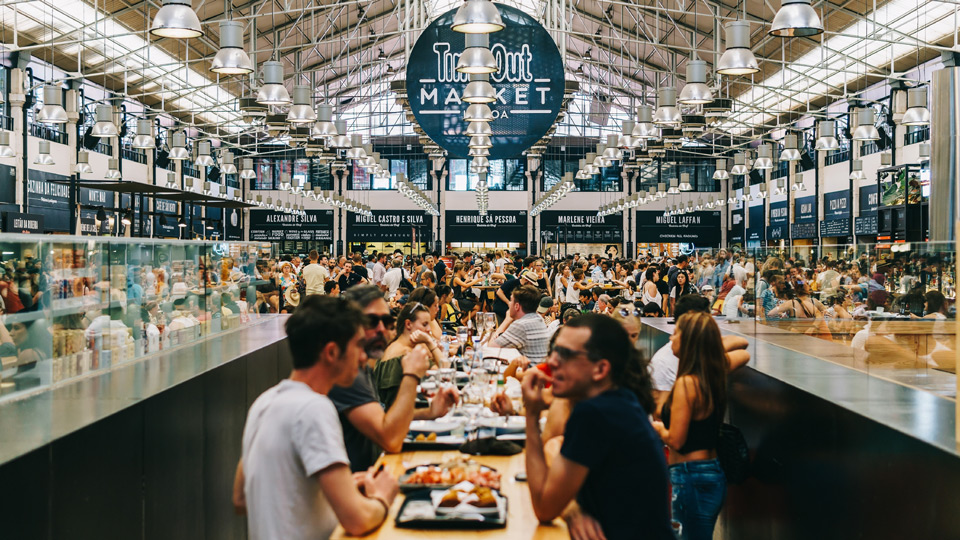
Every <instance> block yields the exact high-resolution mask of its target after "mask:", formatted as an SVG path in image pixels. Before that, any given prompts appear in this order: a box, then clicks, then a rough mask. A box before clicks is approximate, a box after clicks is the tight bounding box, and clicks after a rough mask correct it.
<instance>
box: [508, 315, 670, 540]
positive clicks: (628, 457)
mask: <svg viewBox="0 0 960 540" xmlns="http://www.w3.org/2000/svg"><path fill="white" fill-rule="evenodd" d="M547 365H548V366H549V367H550V369H551V371H552V377H551V376H548V375H547V374H546V373H544V372H543V371H541V370H539V369H531V370H528V371H527V373H526V375H525V376H524V379H523V383H522V389H523V401H524V405H525V407H526V420H527V422H526V424H527V425H526V434H527V441H526V469H527V484H528V486H529V487H530V499H531V502H532V503H533V510H534V513H535V514H536V516H537V519H539V520H540V521H550V520H552V519H554V518H556V517H557V516H559V515H560V514H561V513H562V512H564V509H566V508H567V507H568V505H569V504H570V503H571V502H572V501H574V500H575V501H576V506H577V508H578V510H576V511H574V512H573V513H574V514H576V515H575V516H569V514H568V516H569V517H568V521H569V522H570V530H571V536H572V537H574V538H587V537H589V538H596V537H605V538H607V539H609V540H617V539H624V538H637V537H638V535H642V537H643V538H646V539H654V540H667V539H672V538H673V537H674V536H673V531H672V529H671V527H670V517H669V507H668V499H667V490H668V484H667V470H666V462H665V460H664V456H663V444H662V443H661V442H660V439H659V437H657V434H656V432H655V431H654V430H653V427H652V426H651V425H650V421H649V420H648V419H647V415H648V413H649V411H651V410H652V407H653V399H652V397H651V395H650V380H649V375H648V374H647V371H646V367H645V366H644V363H643V360H642V358H641V357H640V352H639V351H638V350H637V349H636V348H634V346H633V344H632V343H630V338H629V337H628V336H627V332H626V330H624V329H623V327H622V326H621V325H620V324H619V323H618V322H617V321H615V320H613V318H611V317H607V316H603V315H597V314H585V315H579V316H575V317H573V318H572V319H570V320H569V321H568V322H566V323H565V324H564V325H563V326H561V327H560V330H559V331H558V332H557V335H556V341H555V343H554V345H553V347H552V350H551V353H550V356H549V357H548V359H547ZM547 382H551V383H552V391H553V395H554V396H555V397H559V398H565V399H568V400H570V401H571V402H572V403H573V404H574V405H573V409H572V411H571V413H570V418H569V419H568V420H567V422H566V426H565V428H564V432H563V435H564V437H563V443H562V446H561V448H560V454H559V455H558V456H557V457H555V458H554V459H553V461H552V462H551V463H550V465H549V466H548V465H547V463H546V458H545V454H544V447H543V438H542V436H541V433H540V415H541V413H542V412H543V411H544V410H546V408H547V405H546V402H545V401H544V396H543V388H544V386H545V384H546V383H547ZM587 531H589V533H587ZM598 532H599V533H600V534H598ZM601 535H602V536H601Z"/></svg>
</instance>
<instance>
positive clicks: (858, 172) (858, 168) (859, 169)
mask: <svg viewBox="0 0 960 540" xmlns="http://www.w3.org/2000/svg"><path fill="white" fill-rule="evenodd" d="M850 166H851V170H850V179H851V180H866V179H867V175H866V173H864V172H863V161H862V160H859V159H855V160H853V161H852V162H851V164H850Z"/></svg>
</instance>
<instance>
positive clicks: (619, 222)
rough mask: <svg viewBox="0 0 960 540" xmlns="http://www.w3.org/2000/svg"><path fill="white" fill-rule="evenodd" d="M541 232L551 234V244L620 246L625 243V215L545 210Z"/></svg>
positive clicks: (541, 219)
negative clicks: (569, 243) (570, 243)
mask: <svg viewBox="0 0 960 540" xmlns="http://www.w3.org/2000/svg"><path fill="white" fill-rule="evenodd" d="M540 230H541V231H543V232H544V233H550V235H549V240H550V242H560V243H563V242H572V243H584V244H591V243H596V244H618V243H621V242H623V215H622V214H611V215H609V216H598V215H597V213H596V212H592V211H586V212H577V211H572V210H571V211H562V210H545V211H543V212H541V213H540Z"/></svg>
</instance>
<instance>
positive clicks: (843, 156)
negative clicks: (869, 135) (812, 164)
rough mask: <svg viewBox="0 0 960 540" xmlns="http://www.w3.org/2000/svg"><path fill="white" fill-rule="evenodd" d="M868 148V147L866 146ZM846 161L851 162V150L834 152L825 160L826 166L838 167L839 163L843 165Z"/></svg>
mask: <svg viewBox="0 0 960 540" xmlns="http://www.w3.org/2000/svg"><path fill="white" fill-rule="evenodd" d="M864 148H866V146H864ZM844 161H850V149H849V148H848V149H846V150H833V151H832V152H830V153H828V154H827V157H826V158H825V159H824V161H823V164H824V165H836V164H837V163H843V162H844Z"/></svg>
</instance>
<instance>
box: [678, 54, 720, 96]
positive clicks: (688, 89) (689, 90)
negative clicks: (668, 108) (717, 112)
mask: <svg viewBox="0 0 960 540" xmlns="http://www.w3.org/2000/svg"><path fill="white" fill-rule="evenodd" d="M677 101H679V102H680V103H683V104H685V105H701V104H703V103H710V102H711V101H713V92H711V91H710V87H709V86H707V63H706V62H704V61H703V60H699V59H697V58H696V55H694V57H693V58H692V59H691V60H690V62H688V63H687V83H686V84H685V85H683V90H681V91H680V97H679V98H677Z"/></svg>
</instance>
